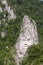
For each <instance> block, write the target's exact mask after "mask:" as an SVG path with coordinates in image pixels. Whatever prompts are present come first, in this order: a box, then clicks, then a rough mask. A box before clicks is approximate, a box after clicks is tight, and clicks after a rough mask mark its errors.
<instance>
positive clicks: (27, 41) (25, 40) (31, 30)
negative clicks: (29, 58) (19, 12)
mask: <svg viewBox="0 0 43 65" xmlns="http://www.w3.org/2000/svg"><path fill="white" fill-rule="evenodd" d="M33 44H35V45H37V44H38V34H37V28H36V23H35V21H34V20H32V19H30V18H29V17H28V16H27V15H25V16H24V18H23V23H22V26H21V30H20V35H19V38H18V41H17V43H16V49H17V58H16V59H18V60H16V61H17V65H19V62H20V61H21V60H22V59H23V57H24V56H25V54H26V51H27V48H28V47H29V46H31V45H33Z"/></svg>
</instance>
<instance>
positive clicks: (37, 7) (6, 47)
mask: <svg viewBox="0 0 43 65" xmlns="http://www.w3.org/2000/svg"><path fill="white" fill-rule="evenodd" d="M24 15H27V16H28V17H29V18H31V19H33V20H34V21H35V23H36V26H37V30H38V31H37V32H38V39H39V42H38V44H37V45H34V44H33V45H32V46H30V47H29V48H28V50H27V53H28V55H27V56H26V57H25V58H24V59H23V60H22V62H21V63H20V65H43V2H42V1H39V0H0V65H16V62H15V55H16V48H15V45H16V42H17V39H18V37H19V35H20V30H21V25H22V22H23V17H24Z"/></svg>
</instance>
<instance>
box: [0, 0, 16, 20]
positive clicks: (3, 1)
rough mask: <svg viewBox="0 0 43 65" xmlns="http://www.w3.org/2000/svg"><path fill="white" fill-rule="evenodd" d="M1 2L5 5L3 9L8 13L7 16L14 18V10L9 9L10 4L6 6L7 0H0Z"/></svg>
mask: <svg viewBox="0 0 43 65" xmlns="http://www.w3.org/2000/svg"><path fill="white" fill-rule="evenodd" d="M1 1H2V4H4V5H5V9H4V10H5V11H7V12H8V13H9V16H8V18H9V19H16V15H15V14H14V11H13V10H12V9H11V7H10V6H8V3H7V0H1Z"/></svg>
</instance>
